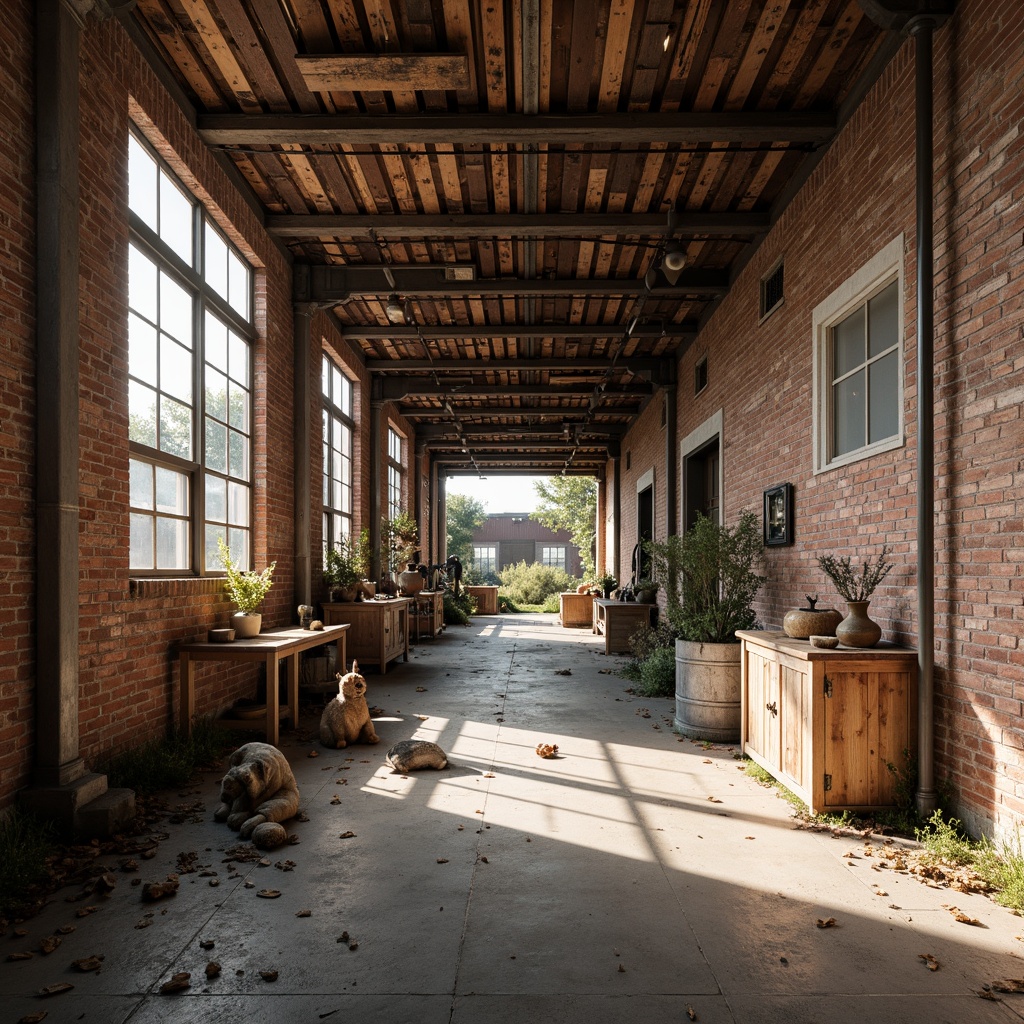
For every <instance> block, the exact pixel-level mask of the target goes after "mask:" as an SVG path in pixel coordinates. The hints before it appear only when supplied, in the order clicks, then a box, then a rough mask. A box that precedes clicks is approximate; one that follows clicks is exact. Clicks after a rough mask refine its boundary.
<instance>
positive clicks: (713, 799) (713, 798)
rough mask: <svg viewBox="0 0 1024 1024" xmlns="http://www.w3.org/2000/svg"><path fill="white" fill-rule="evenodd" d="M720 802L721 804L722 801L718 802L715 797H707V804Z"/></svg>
mask: <svg viewBox="0 0 1024 1024" xmlns="http://www.w3.org/2000/svg"><path fill="white" fill-rule="evenodd" d="M721 802H722V801H721V800H719V799H718V797H717V796H709V797H708V803H712V804H720V803H721Z"/></svg>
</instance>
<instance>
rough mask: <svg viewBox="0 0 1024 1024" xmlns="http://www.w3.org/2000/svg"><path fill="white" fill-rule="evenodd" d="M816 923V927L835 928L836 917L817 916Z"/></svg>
mask: <svg viewBox="0 0 1024 1024" xmlns="http://www.w3.org/2000/svg"><path fill="white" fill-rule="evenodd" d="M817 923H818V927H819V928H835V927H836V919H835V918H834V917H824V918H822V917H819V918H818V922H817Z"/></svg>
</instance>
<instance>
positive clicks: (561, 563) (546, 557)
mask: <svg viewBox="0 0 1024 1024" xmlns="http://www.w3.org/2000/svg"><path fill="white" fill-rule="evenodd" d="M556 552H557V553H556ZM568 557H569V550H568V548H567V546H566V545H565V544H541V545H540V557H539V558H538V559H537V561H538V562H540V564H541V565H547V566H550V567H551V568H553V569H562V570H564V569H565V566H566V563H567V559H568Z"/></svg>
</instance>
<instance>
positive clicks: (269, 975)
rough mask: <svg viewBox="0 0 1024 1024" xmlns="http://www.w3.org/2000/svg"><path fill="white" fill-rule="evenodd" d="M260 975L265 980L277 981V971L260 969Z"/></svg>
mask: <svg viewBox="0 0 1024 1024" xmlns="http://www.w3.org/2000/svg"><path fill="white" fill-rule="evenodd" d="M260 977H261V978H262V979H263V980H264V981H277V971H260Z"/></svg>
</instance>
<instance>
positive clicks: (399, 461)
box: [386, 423, 405, 519]
mask: <svg viewBox="0 0 1024 1024" xmlns="http://www.w3.org/2000/svg"><path fill="white" fill-rule="evenodd" d="M404 455H405V438H404V437H403V436H402V435H401V434H400V433H399V432H398V431H397V430H396V429H395V427H394V425H393V424H391V423H389V424H388V450H387V460H386V461H387V468H388V474H387V475H388V518H389V519H395V518H396V517H397V516H399V515H401V513H402V512H403V511H404V510H405V503H404V498H405V465H404V463H403V457H404Z"/></svg>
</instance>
